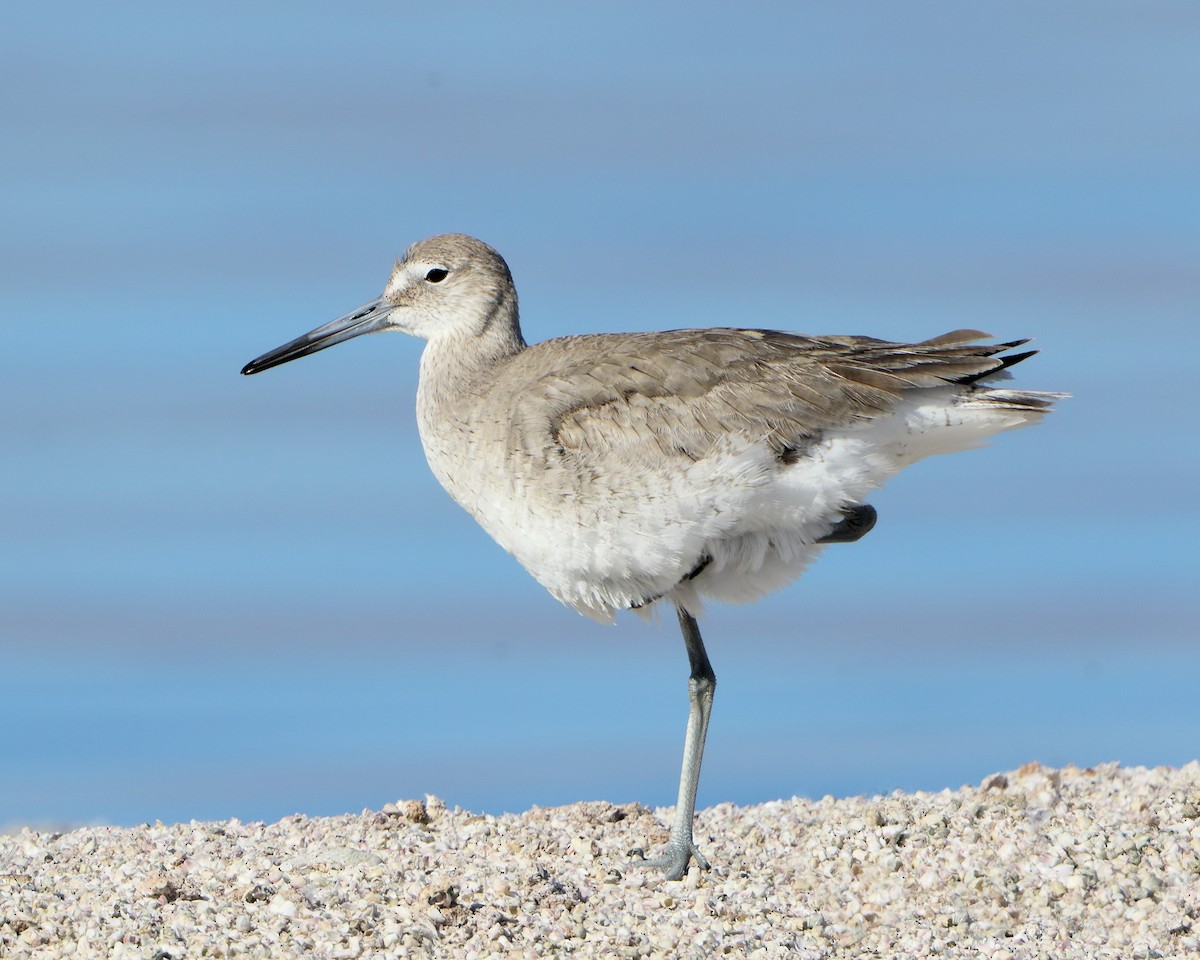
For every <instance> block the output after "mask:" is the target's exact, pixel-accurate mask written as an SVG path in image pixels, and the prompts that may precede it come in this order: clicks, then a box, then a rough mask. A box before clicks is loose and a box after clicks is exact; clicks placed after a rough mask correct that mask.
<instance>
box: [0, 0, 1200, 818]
mask: <svg viewBox="0 0 1200 960" xmlns="http://www.w3.org/2000/svg"><path fill="white" fill-rule="evenodd" d="M121 11H122V12H121V13H119V14H118V13H117V12H115V11H114V8H112V7H105V8H100V7H95V6H93V5H87V4H75V3H65V4H59V5H55V6H54V7H53V8H51V7H46V6H42V7H38V8H36V9H35V8H33V7H28V8H24V9H22V10H18V11H14V10H8V11H6V12H5V13H4V14H3V19H4V29H3V30H0V80H2V81H3V82H2V83H0V90H2V91H3V92H2V93H0V121H2V123H3V129H4V131H5V134H4V142H5V146H6V149H5V150H4V151H3V152H2V153H0V171H2V173H3V180H4V183H5V185H6V189H5V190H4V191H3V193H2V194H0V324H2V331H3V336H4V347H3V349H2V350H0V442H2V444H3V453H2V454H0V463H2V464H3V469H2V470H0V824H2V823H14V822H30V821H39V822H49V821H55V822H81V821H90V820H100V821H106V822H116V823H132V822H137V821H141V820H154V819H163V820H168V821H169V820H178V819H188V818H191V817H197V818H220V817H228V816H238V817H242V818H243V819H250V818H262V819H275V818H277V817H279V816H282V815H285V814H288V813H292V812H296V811H300V812H305V813H311V814H323V813H337V812H344V811H347V810H358V809H362V808H363V807H378V806H380V805H381V804H383V803H385V802H387V801H388V800H393V799H396V798H398V797H410V796H420V795H421V794H423V793H426V792H431V793H436V794H438V795H441V796H443V797H445V798H446V799H447V800H448V801H449V802H451V803H459V804H462V805H463V806H467V807H471V808H475V809H482V810H488V811H499V810H503V809H523V808H525V807H527V806H529V805H530V804H533V803H539V804H543V805H548V804H553V803H564V802H570V801H573V800H578V799H590V798H606V799H610V800H614V801H623V800H634V799H636V800H641V801H643V802H646V803H651V804H667V803H671V802H673V800H674V791H675V783H676V776H677V769H678V758H679V752H680V749H681V746H682V734H683V723H684V716H685V711H686V704H685V698H684V687H685V684H684V680H685V675H686V658H685V657H684V655H683V651H682V648H681V647H682V645H681V643H680V641H679V638H678V633H677V629H676V627H675V625H674V623H673V619H672V618H670V617H663V618H662V619H661V621H660V622H659V623H656V624H650V625H647V624H644V623H642V622H641V621H640V620H638V619H637V618H635V617H627V618H623V619H622V620H621V621H620V622H619V624H618V625H617V626H616V627H607V628H606V627H601V626H597V625H595V624H592V623H590V622H588V621H586V620H584V619H582V618H580V617H578V616H576V615H575V614H574V613H572V612H571V611H569V610H566V609H565V608H561V607H559V606H558V605H557V604H556V603H555V602H554V601H553V600H551V599H550V598H549V597H548V596H547V595H545V593H544V592H543V591H542V590H541V588H540V587H538V586H537V584H535V583H534V582H533V581H532V580H531V579H530V578H529V577H528V576H527V575H526V574H525V573H524V571H522V570H521V569H520V568H519V567H518V566H517V564H516V563H515V561H513V560H512V559H511V558H508V557H507V556H506V555H505V554H504V553H503V552H502V551H501V550H500V549H499V548H498V547H496V546H495V545H494V544H492V543H491V542H490V541H489V540H488V539H487V537H486V535H484V534H483V533H482V532H481V531H480V530H478V529H477V528H476V527H475V526H474V524H473V522H472V521H471V520H470V518H469V517H467V515H466V514H465V513H462V512H461V511H460V510H459V509H458V508H457V507H455V506H454V504H453V503H451V502H450V500H449V498H448V497H447V496H446V495H445V494H444V493H443V492H442V491H441V490H440V489H439V488H438V487H437V484H436V482H435V481H434V480H433V478H432V477H431V476H430V474H429V472H428V469H427V467H426V466H425V463H424V458H423V456H422V454H421V450H420V445H419V441H418V439H417V436H416V431H415V427H414V422H413V410H412V405H413V394H414V391H415V382H416V366H417V358H418V356H419V350H420V345H419V343H417V342H416V341H411V340H408V339H406V338H403V337H398V336H397V337H374V338H368V339H366V340H359V341H355V342H353V343H350V344H348V345H345V346H342V347H339V348H337V349H336V350H331V351H328V352H326V353H322V354H321V355H320V356H319V357H314V358H312V359H309V360H306V361H304V362H302V363H297V364H293V365H289V366H286V367H283V368H280V369H279V370H276V371H272V372H271V373H270V374H267V375H264V376H261V377H255V378H252V379H247V378H241V377H239V376H238V375H237V372H238V370H239V369H240V367H241V365H242V364H243V363H244V362H245V361H246V360H248V359H250V358H251V357H254V356H256V355H258V354H259V353H262V352H263V351H264V350H266V349H268V348H270V347H273V346H275V345H277V344H279V343H282V342H283V341H285V340H288V339H290V338H292V337H293V336H295V335H297V334H299V333H301V332H303V331H305V330H308V329H310V328H312V327H314V326H316V325H317V324H319V323H322V322H324V321H326V320H328V319H331V318H332V317H334V316H336V315H338V314H340V313H342V312H344V311H345V310H347V309H349V308H351V307H354V306H356V305H358V304H359V303H361V302H363V301H365V300H367V299H370V298H371V297H373V296H375V295H376V294H377V293H378V291H379V290H380V289H381V288H382V285H383V282H384V280H385V279H386V276H387V271H388V269H389V266H390V263H391V260H392V258H393V257H394V256H395V255H396V254H398V253H401V252H402V251H403V249H404V248H405V247H406V246H407V245H408V244H409V243H411V242H413V241H414V240H417V239H420V238H421V237H423V236H426V235H429V234H432V233H440V232H445V231H450V230H460V231H466V232H470V233H474V234H476V235H478V236H480V237H482V238H483V239H485V240H487V241H488V242H489V243H492V244H493V245H494V246H496V247H497V248H498V249H500V250H501V252H502V253H503V254H504V255H505V256H506V257H507V258H508V260H509V263H510V265H511V267H512V269H513V272H514V275H515V277H516V280H517V283H518V287H519V289H520V292H521V302H522V309H523V318H524V328H525V333H526V336H527V338H529V339H530V340H538V339H543V338H546V337H551V336H556V335H560V334H566V333H579V332H586V331H602V330H604V331H612V330H633V329H656V328H670V327H681V326H705V325H715V324H722V325H747V326H766V327H777V328H781V329H790V330H797V331H802V332H809V333H861V334H870V335H874V336H880V337H886V338H892V339H923V338H925V337H928V336H932V335H935V334H938V333H942V332H944V331H946V330H950V329H954V328H956V327H964V326H965V327H975V328H980V329H984V330H988V331H990V332H992V333H994V334H996V335H997V336H1000V337H1003V338H1006V339H1010V338H1015V337H1021V336H1032V337H1035V338H1036V342H1035V345H1036V346H1037V347H1038V348H1040V349H1041V350H1042V351H1043V352H1042V353H1041V354H1039V355H1038V356H1037V357H1036V358H1034V359H1032V360H1030V361H1028V362H1026V363H1025V364H1023V365H1022V366H1021V367H1020V368H1019V369H1018V371H1017V374H1018V376H1017V382H1018V383H1019V384H1020V385H1021V386H1026V387H1030V388H1035V389H1052V390H1068V391H1070V392H1072V393H1073V394H1074V395H1075V396H1074V398H1073V399H1072V400H1070V401H1069V402H1066V403H1064V404H1063V405H1062V407H1061V409H1060V410H1059V411H1058V412H1056V413H1055V414H1054V415H1053V417H1051V418H1050V419H1049V420H1048V421H1047V422H1046V423H1045V424H1044V425H1043V426H1041V427H1039V428H1037V429H1036V430H1029V431H1023V432H1020V433H1017V434H1013V435H1008V436H1003V437H1000V438H998V440H997V441H996V442H995V443H994V444H993V446H991V447H989V448H988V449H986V450H982V451H979V452H973V453H969V454H963V455H960V456H957V457H954V458H945V459H942V460H937V461H930V462H926V463H923V464H921V465H919V466H918V467H916V468H914V469H913V470H911V471H909V472H908V473H906V474H905V475H903V476H901V477H900V478H898V479H897V481H895V482H894V483H893V484H891V485H890V486H889V487H888V488H887V489H886V490H884V491H882V492H881V493H880V494H879V495H878V496H877V497H876V498H875V499H874V500H873V502H874V504H875V505H876V507H877V508H878V509H879V511H880V522H879V525H878V527H877V528H876V530H875V531H874V532H872V534H871V536H870V537H868V538H866V539H865V540H863V541H862V542H860V543H858V544H856V545H853V546H847V547H841V548H836V549H831V550H830V551H828V552H827V554H826V556H825V558H824V559H823V560H822V561H821V562H820V563H819V564H818V565H817V566H816V567H815V568H813V569H812V570H811V571H810V572H809V573H808V574H807V575H806V576H805V577H804V578H803V579H802V580H801V581H800V582H798V583H797V584H795V585H793V586H792V587H790V588H789V589H787V590H784V591H781V592H780V593H778V594H776V595H774V596H772V597H771V598H769V599H768V600H766V601H763V602H761V603H759V604H756V605H754V606H749V607H718V606H714V607H713V609H712V610H711V611H710V613H709V615H708V617H706V619H705V621H704V623H703V627H704V632H705V637H706V639H707V641H708V645H709V650H710V654H711V656H712V659H713V663H714V666H715V668H716V670H717V673H718V676H719V678H720V683H721V686H720V691H719V693H718V696H717V701H716V706H715V708H714V716H713V726H712V730H711V734H710V743H709V751H708V753H707V755H706V764H705V772H704V779H703V782H702V784H701V791H700V803H701V805H707V804H711V803H716V802H719V801H722V800H736V801H739V802H753V801H761V800H768V799H773V798H776V797H779V796H790V795H792V794H802V795H822V794H825V793H833V794H848V793H858V792H874V791H886V790H890V789H893V788H896V787H903V788H907V789H914V788H923V789H939V788H941V787H944V786H957V785H958V784H960V783H962V782H970V781H977V780H979V779H982V778H983V777H984V776H986V775H987V774H988V773H990V772H992V771H993V770H997V769H1004V768H1009V767H1012V766H1016V765H1018V764H1020V763H1022V762H1025V761H1027V760H1034V759H1037V760H1041V761H1043V762H1047V763H1054V764H1064V763H1072V762H1073V763H1078V764H1081V765H1082V764H1089V763H1095V762H1100V761H1104V760H1112V759H1117V760H1121V761H1123V762H1126V763H1143V764H1155V763H1170V764H1179V763H1183V762H1186V761H1188V760H1190V759H1193V758H1194V757H1196V756H1197V751H1198V750H1200V711H1197V710H1196V709H1195V707H1194V699H1195V697H1194V682H1193V678H1194V677H1195V676H1196V675H1197V671H1198V670H1200V649H1198V646H1200V645H1197V643H1196V635H1197V633H1200V630H1198V629H1197V625H1198V620H1200V616H1198V613H1200V610H1198V606H1200V604H1198V603H1197V601H1196V599H1195V596H1196V588H1195V582H1196V574H1197V566H1198V565H1197V563H1196V560H1195V543H1196V542H1197V533H1200V522H1198V518H1197V507H1196V502H1195V498H1194V492H1195V491H1196V490H1197V489H1198V488H1200V483H1198V480H1200V457H1198V455H1197V448H1196V443H1195V438H1196V428H1195V425H1194V418H1193V415H1192V411H1191V403H1192V394H1193V392H1194V390H1193V389H1192V380H1193V377H1194V374H1193V372H1192V370H1193V367H1194V365H1195V356H1196V353H1197V348H1198V347H1200V335H1198V334H1197V332H1196V329H1197V324H1196V322H1195V321H1196V304H1197V303H1200V269H1198V267H1197V264H1198V263H1200V186H1198V184H1197V178H1196V170H1198V169H1200V101H1197V98H1196V97H1195V93H1194V92H1195V90H1197V89H1200V64H1198V63H1197V61H1196V57H1195V56H1194V50H1193V49H1192V46H1193V45H1192V43H1191V38H1193V37H1194V36H1195V35H1196V30H1197V28H1200V13H1197V11H1196V8H1195V7H1194V6H1193V5H1191V4H1186V3H1174V4H1170V3H1150V4H1141V5H1137V7H1136V8H1135V7H1131V6H1129V5H1121V4H1106V3H1089V4H1067V3H1064V4H1053V5H1050V4H1043V3H1027V4H1021V3H1017V4H1013V3H1005V4H991V3H981V4H970V5H962V4H952V3H917V4H906V5H903V6H881V5H876V4H860V3H846V4H837V5H812V4H807V5H795V6H790V7H787V8H785V7H783V6H782V5H772V4H755V5H750V6H742V7H739V8H737V9H729V8H725V7H720V6H705V5H699V6H697V5H695V4H687V5H683V4H667V5H658V6H654V7H652V8H647V7H645V6H643V5H633V4H609V5H605V6H603V7H596V8H579V7H575V6H573V5H549V4H544V5H521V4H518V5H513V6H504V7H501V6H496V5H490V4H482V3H480V4H451V5H445V6H442V7H439V8H438V9H436V10H435V9H433V8H429V7H428V6H423V7H409V6H405V5H397V4H370V3H361V4H349V5H340V6H339V7H338V8H336V10H335V9H334V8H333V7H330V6H327V5H318V4H269V3H268V4H258V5H254V6H253V7H252V8H247V7H244V6H240V5H239V6H235V5H220V4H218V5H209V6H206V7H204V8H203V9H200V8H197V9H189V10H181V9H178V8H173V7H169V6H163V5H157V4H126V5H121Z"/></svg>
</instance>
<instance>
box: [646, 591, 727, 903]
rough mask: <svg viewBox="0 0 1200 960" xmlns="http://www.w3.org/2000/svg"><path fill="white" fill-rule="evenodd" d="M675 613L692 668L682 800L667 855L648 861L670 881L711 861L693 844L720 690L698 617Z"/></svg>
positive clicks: (676, 805)
mask: <svg viewBox="0 0 1200 960" xmlns="http://www.w3.org/2000/svg"><path fill="white" fill-rule="evenodd" d="M675 610H676V612H677V613H678V614H679V627H680V629H681V630H682V631H683V642H684V644H685V645H686V647H687V654H688V661H689V662H690V663H691V667H692V673H691V676H690V677H688V722H687V734H686V736H685V739H684V743H683V771H682V772H681V773H680V775H679V800H678V802H677V803H676V804H675V822H674V823H673V824H672V825H671V838H670V839H669V840H668V841H667V852H666V853H665V854H664V855H663V856H661V857H658V858H657V859H655V860H651V861H649V864H650V865H651V866H655V867H662V868H663V870H665V871H666V875H667V879H668V880H678V879H679V878H680V877H682V876H683V875H684V873H685V872H686V871H687V868H688V863H689V862H690V861H691V859H692V858H693V857H694V858H695V860H696V863H697V864H698V865H699V867H700V868H701V869H702V870H707V869H708V861H707V860H705V859H704V857H703V855H702V854H701V853H700V851H699V850H697V849H696V845H695V844H694V843H693V842H692V820H693V819H694V818H695V815H696V788H697V787H698V786H699V784H700V761H701V760H702V759H703V758H704V737H705V735H706V734H707V733H708V716H709V713H711V711H712V702H713V692H714V691H715V690H716V689H717V677H716V674H714V673H713V669H712V664H710V663H709V662H708V654H707V653H705V651H704V641H703V640H702V639H701V638H700V627H699V626H697V624H696V618H695V617H693V616H692V615H691V614H690V613H688V612H687V611H686V610H684V609H683V607H680V606H676V608H675Z"/></svg>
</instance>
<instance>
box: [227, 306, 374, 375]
mask: <svg viewBox="0 0 1200 960" xmlns="http://www.w3.org/2000/svg"><path fill="white" fill-rule="evenodd" d="M391 312H392V307H390V306H385V305H384V303H383V298H382V297H376V298H375V299H374V300H372V301H371V302H370V303H365V304H363V305H362V306H361V307H359V308H358V309H357V310H352V311H351V312H350V313H347V314H346V315H345V316H342V317H338V318H337V319H336V320H331V321H330V322H329V323H326V324H324V325H323V326H320V327H317V329H316V330H310V331H309V332H308V333H306V334H304V335H303V336H299V337H297V338H296V339H295V340H292V341H290V342H289V343H285V344H284V345H283V346H282V347H276V348H275V349H274V350H271V351H269V352H267V353H264V354H263V355H262V356H261V357H256V358H255V359H253V360H251V361H250V362H249V363H248V364H246V365H245V366H244V367H242V373H243V374H245V375H246V376H249V375H250V374H252V373H261V372H262V371H264V370H269V369H270V368H271V367H277V366H279V365H280V364H281V363H287V362H288V361H289V360H296V359H298V358H300V357H307V356H308V355H309V354H310V353H316V352H317V351H318V350H324V349H325V348H326V347H332V346H333V345H334V344H335V343H342V342H343V341H345V340H350V339H352V338H354V337H359V336H362V335H363V334H364V333H375V332H376V331H377V330H382V329H383V328H384V327H385V326H386V325H387V318H388V315H389V314H390V313H391Z"/></svg>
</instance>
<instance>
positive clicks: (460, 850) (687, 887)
mask: <svg viewBox="0 0 1200 960" xmlns="http://www.w3.org/2000/svg"><path fill="white" fill-rule="evenodd" d="M669 813H670V811H669V810H650V809H648V808H645V807H642V806H639V805H636V804H634V805H626V806H614V805H612V804H609V803H578V804H574V805H572V806H569V807H559V808H550V809H539V808H534V809H533V810H530V811H528V812H526V813H522V814H516V815H505V816H500V817H493V816H481V815H478V814H474V813H471V812H469V811H465V810H458V809H454V810H451V809H447V808H446V807H445V805H444V804H442V803H441V802H439V801H437V800H436V799H434V798H426V800H424V801H419V800H409V801H401V802H398V803H396V804H394V805H389V806H388V807H386V808H385V809H384V810H382V811H379V812H364V813H363V814H361V815H357V816H344V817H330V818H318V819H312V818H307V817H301V816H296V817H289V818H287V819H285V820H282V821H280V822H279V823H273V824H261V823H239V822H238V821H236V820H234V821H229V822H225V823H195V822H193V823H188V824H177V825H173V826H163V825H161V824H157V825H154V826H144V827H136V828H130V829H126V828H115V827H89V828H87V829H82V830H75V831H71V832H69V833H62V834H58V833H46V832H35V831H28V830H26V831H22V832H21V833H18V834H14V835H10V836H4V837H0V957H3V958H5V960H9V958H13V960H16V958H25V957H31V958H32V957H36V958H39V960H46V958H52V957H113V958H122V957H138V958H145V960H167V958H184V957H188V958H193V957H269V958H273V960H278V958H288V957H317V958H355V957H385V958H386V957H455V958H473V957H565V956H576V957H724V956H731V957H763V958H769V957H802V958H824V957H863V956H879V957H889V958H903V957H929V956H947V957H991V958H997V960H999V958H1013V957H1046V958H1064V957H1089V958H1122V960H1124V958H1131V957H1196V956H1200V926H1198V925H1197V920H1196V917H1197V914H1198V912H1200V764H1198V763H1191V764H1188V765H1187V766H1185V767H1183V768H1182V769H1178V770H1176V769H1168V768H1158V769H1154V770H1148V769H1143V768H1119V767H1117V766H1116V765H1115V764H1114V765H1107V766H1103V767H1101V768H1099V769H1095V770H1091V769H1089V770H1079V769H1075V768H1066V769H1063V770H1049V769H1046V768H1042V767H1039V766H1037V765H1036V764H1031V765H1029V766H1027V767H1024V768H1022V769H1021V770H1018V771H1015V772H1013V773H1009V774H997V775H996V776H994V777H989V778H988V779H987V780H986V781H985V782H984V783H982V784H981V785H980V786H978V787H964V788H962V789H960V790H956V791H949V790H947V791H943V792H941V793H916V794H901V793H895V794H892V795H890V796H886V797H870V798H865V797H852V798H848V799H840V800H839V799H834V798H832V797H827V798H825V799H823V800H819V801H810V800H801V799H796V800H787V801H779V802H776V803H768V804H763V805H761V806H754V807H736V806H732V805H721V806H717V807H713V808H711V809H708V810H704V811H702V812H700V813H699V814H698V817H697V838H698V842H699V843H700V845H701V847H702V848H703V849H704V850H705V851H706V853H707V855H708V856H709V858H710V859H711V860H712V861H713V869H712V870H711V871H709V872H704V873H702V872H700V871H698V870H696V869H695V868H693V870H692V871H691V872H690V873H689V874H688V875H687V876H686V877H685V878H684V879H682V880H679V881H675V882H667V881H665V880H663V879H662V878H661V877H660V876H659V875H657V873H656V872H655V871H653V870H650V869H647V868H645V867H640V866H638V865H637V863H636V859H637V856H638V854H637V852H636V851H637V850H638V849H639V848H640V849H645V850H647V851H648V852H651V853H652V852H653V851H654V850H655V848H657V847H658V846H659V845H660V844H661V843H662V842H663V841H664V840H665V838H666V824H667V823H668V822H669ZM631 851H633V852H631Z"/></svg>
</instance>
